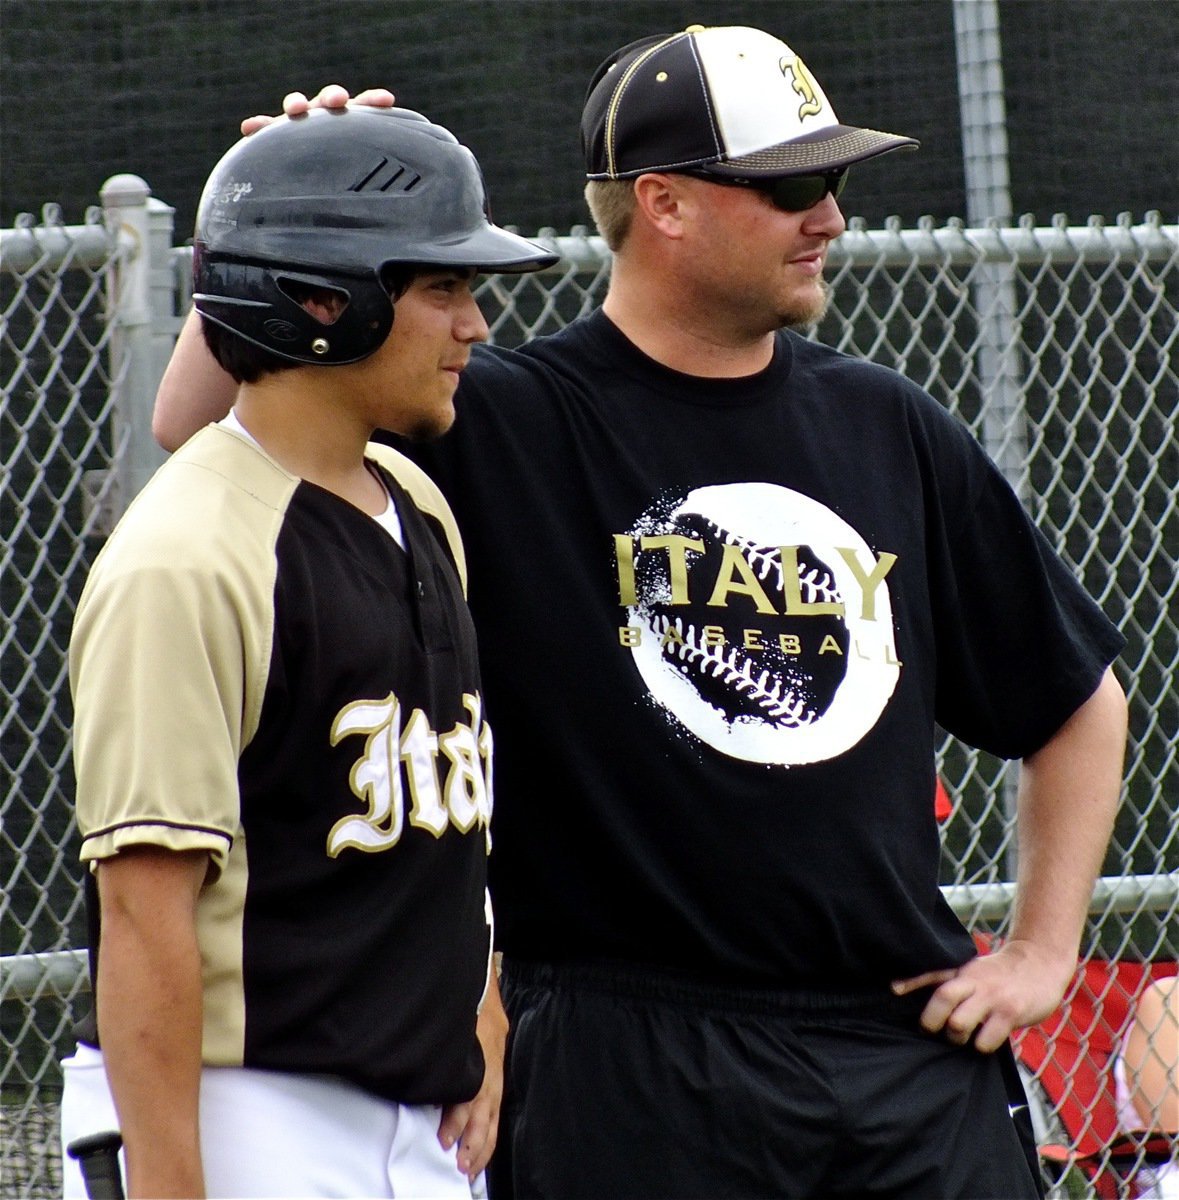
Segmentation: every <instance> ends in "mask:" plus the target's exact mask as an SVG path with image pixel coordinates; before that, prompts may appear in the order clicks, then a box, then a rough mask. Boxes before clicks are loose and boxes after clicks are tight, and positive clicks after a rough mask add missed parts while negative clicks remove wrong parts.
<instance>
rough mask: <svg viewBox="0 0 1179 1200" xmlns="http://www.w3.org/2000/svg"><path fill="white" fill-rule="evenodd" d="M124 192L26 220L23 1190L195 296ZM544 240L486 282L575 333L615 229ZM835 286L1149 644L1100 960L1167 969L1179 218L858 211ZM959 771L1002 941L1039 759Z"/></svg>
mask: <svg viewBox="0 0 1179 1200" xmlns="http://www.w3.org/2000/svg"><path fill="white" fill-rule="evenodd" d="M102 201H103V204H102V207H101V208H95V209H92V210H91V211H90V212H89V213H88V214H87V219H86V223H85V224H82V225H65V224H63V223H62V219H61V213H60V211H59V210H57V208H56V206H54V205H47V206H46V208H45V210H44V211H43V213H42V214H41V217H40V219H39V220H37V219H34V218H32V217H22V218H20V219H19V220H18V222H17V223H16V226H15V227H14V228H13V229H10V230H9V229H5V230H0V383H2V385H3V406H2V408H0V469H2V472H3V487H2V494H0V527H2V528H3V530H4V538H3V541H2V544H0V602H2V608H3V612H4V614H5V622H4V624H3V627H2V629H0V700H2V704H0V737H2V740H3V749H4V756H3V757H4V765H5V773H6V777H7V780H8V782H7V794H6V796H5V797H4V800H3V808H2V809H0V863H2V864H3V865H2V867H0V872H2V874H0V885H2V886H0V949H2V951H3V958H0V1001H2V1002H3V1003H2V1004H0V1031H2V1033H3V1037H4V1041H5V1045H6V1047H8V1053H7V1054H6V1055H5V1058H4V1061H3V1063H2V1064H0V1179H2V1180H3V1183H0V1192H2V1194H3V1195H13V1196H16V1195H20V1196H48V1195H53V1194H54V1193H55V1190H56V1188H57V1187H58V1186H59V1183H60V1164H59V1163H58V1161H57V1158H56V1149H55V1135H54V1132H53V1128H54V1121H55V1119H56V1116H55V1112H56V1110H55V1104H56V1098H57V1093H58V1090H59V1088H60V1076H59V1071H58V1066H57V1063H58V1059H59V1058H60V1056H61V1055H62V1053H63V1052H65V1051H66V1050H67V1049H68V1047H69V1045H70V1043H71V1033H70V1030H71V1024H72V1021H73V1020H74V1018H75V1017H77V1016H78V1015H80V1012H79V1009H80V1007H81V1006H82V1005H84V1004H85V1003H86V1000H87V992H88V983H87V981H86V978H85V969H84V968H85V953H84V951H83V950H81V949H79V947H82V946H84V944H85V930H84V921H83V914H82V908H81V898H80V890H81V889H80V882H79V879H80V872H79V868H78V865H77V835H76V830H75V828H74V825H73V820H72V803H71V801H72V794H73V776H72V773H71V766H70V755H69V728H70V722H71V709H70V701H69V694H68V685H67V678H66V649H67V645H68V639H69V629H70V622H71V619H72V615H73V609H74V604H75V602H76V600H77V597H78V594H79V592H80V590H81V585H82V582H83V580H84V579H85V575H86V573H87V571H88V569H89V566H90V563H91V562H92V561H93V558H94V555H95V553H96V552H97V550H98V548H99V547H100V546H101V544H102V540H103V538H104V537H105V535H106V533H107V532H109V529H110V527H111V525H112V523H113V521H114V520H115V519H116V518H117V516H118V514H119V513H120V512H121V511H122V510H123V508H125V506H126V504H127V502H128V501H129V499H130V497H131V496H132V495H134V493H135V491H136V490H138V487H139V486H141V485H142V482H143V481H144V480H145V479H146V478H147V477H148V475H150V473H151V471H152V470H154V468H155V466H156V464H157V463H158V462H159V461H160V460H161V458H162V455H161V453H160V452H159V450H158V448H157V447H156V446H155V444H154V442H153V441H152V439H151V434H150V425H149V416H150V410H151V405H152V401H153V397H154V392H155V387H156V384H157V383H158V380H159V377H160V374H161V373H162V370H163V367H164V364H165V363H166V360H167V356H168V353H169V351H170V347H171V344H172V341H173V339H174V337H175V333H176V331H177V329H178V327H179V323H180V320H181V315H182V313H183V311H184V310H185V308H186V307H187V305H188V303H189V295H188V290H189V289H188V282H187V280H188V266H189V262H190V258H191V251H190V250H188V249H186V248H184V247H175V246H173V245H172V240H173V230H172V224H171V215H172V210H171V209H170V208H169V207H168V206H167V205H166V204H162V203H161V202H159V201H158V200H155V199H154V198H152V197H151V196H150V192H149V189H148V188H147V185H146V184H144V183H143V181H142V180H139V179H137V178H136V177H134V176H116V177H115V178H114V179H112V180H110V181H108V183H107V185H106V186H105V187H104V189H103V193H102ZM540 236H541V239H542V240H547V241H549V242H550V243H551V245H552V246H553V248H554V249H555V250H556V251H557V252H558V253H559V254H560V255H561V261H560V262H559V263H558V264H557V265H556V266H554V267H552V268H550V269H548V270H547V271H545V272H541V273H538V274H537V275H535V276H519V277H495V278H490V279H487V280H485V281H483V282H482V283H481V284H480V289H479V291H480V299H481V303H482V304H483V305H484V308H485V311H486V312H487V315H488V319H489V324H490V326H491V329H492V337H493V339H494V340H497V341H499V342H501V343H504V344H517V343H518V342H520V341H523V340H524V339H526V338H528V337H531V336H533V335H534V334H536V333H541V332H548V331H551V330H554V329H556V328H559V327H560V326H561V325H562V324H564V323H566V322H567V321H569V320H571V319H572V318H574V317H575V316H577V315H579V314H581V313H583V312H585V311H588V310H589V309H590V308H592V307H593V306H594V305H596V304H597V303H598V301H599V300H600V299H601V296H602V294H603V292H604V288H605V283H606V280H607V278H608V274H609V256H608V254H607V252H606V250H605V248H604V246H603V244H602V242H601V240H600V239H599V238H597V237H596V236H591V235H590V234H589V233H588V232H587V231H585V230H584V229H575V230H573V231H571V232H570V233H569V234H568V235H558V234H557V233H556V232H555V231H554V230H543V231H542V232H541V235H540ZM829 276H830V281H831V286H832V296H833V303H832V306H831V310H830V312H829V315H828V316H827V317H826V318H825V319H824V321H823V323H822V325H821V326H820V327H819V329H818V330H817V331H816V336H817V337H819V338H821V339H822V340H823V341H825V342H827V343H829V344H831V345H834V346H837V347H839V348H840V349H842V350H845V351H846V352H848V353H851V354H857V355H863V356H867V357H871V358H874V359H876V360H877V361H880V362H883V363H886V364H888V365H891V366H894V367H896V368H898V369H899V370H902V371H903V372H905V373H906V374H907V375H908V376H909V377H910V378H911V379H913V380H914V381H915V382H917V383H919V384H920V385H922V386H923V387H925V388H927V389H928V390H929V391H930V392H931V393H933V395H934V396H936V397H937V398H938V399H939V400H940V401H941V402H943V403H944V404H945V405H946V406H947V407H948V408H949V409H951V410H952V411H954V412H955V413H957V414H958V415H959V416H960V417H961V418H962V419H963V420H964V421H965V422H966V423H967V424H969V425H970V426H971V427H972V428H973V429H974V431H975V432H976V433H977V435H978V436H979V437H980V438H981V439H982V440H983V441H984V443H985V444H986V445H987V448H988V450H989V451H990V452H991V454H992V455H993V456H994V457H995V459H996V461H998V462H999V463H1000V465H1001V467H1002V468H1003V469H1004V471H1005V472H1006V473H1007V475H1008V478H1009V479H1010V480H1011V482H1012V484H1013V486H1014V487H1016V489H1017V491H1018V492H1019V494H1020V496H1021V498H1022V499H1023V500H1024V503H1025V504H1026V505H1027V506H1028V508H1029V510H1030V511H1031V512H1032V514H1033V516H1034V517H1035V519H1036V521H1037V523H1038V524H1039V525H1040V526H1041V528H1042V529H1043V530H1044V532H1045V533H1046V534H1047V536H1048V537H1049V539H1050V540H1051V541H1052V542H1053V543H1054V544H1055V545H1056V546H1057V547H1058V548H1059V549H1060V550H1061V552H1062V553H1063V554H1064V555H1065V556H1066V558H1067V559H1068V560H1069V561H1070V562H1071V563H1072V564H1073V565H1074V567H1075V568H1076V569H1077V571H1078V573H1079V574H1080V575H1081V577H1082V578H1083V579H1084V582H1085V584H1086V586H1087V588H1088V589H1089V591H1090V592H1091V593H1092V594H1093V595H1094V596H1095V597H1097V598H1098V600H1099V601H1100V603H1101V604H1102V605H1103V607H1104V608H1105V610H1106V612H1107V613H1108V614H1109V616H1110V617H1111V619H1113V620H1114V621H1115V622H1116V623H1117V624H1118V625H1119V627H1120V628H1121V629H1122V631H1123V632H1124V633H1125V635H1126V637H1127V642H1128V644H1127V649H1126V651H1125V654H1124V655H1123V658H1122V661H1121V666H1120V674H1121V677H1122V680H1123V683H1124V684H1125V686H1126V690H1127V693H1128V696H1129V699H1130V706H1131V749H1130V755H1129V759H1128V762H1127V769H1126V783H1125V794H1124V800H1123V805H1122V811H1121V814H1120V816H1119V820H1118V825H1117V830H1116V832H1115V836H1114V840H1113V844H1112V846H1111V848H1110V851H1109V854H1108V855H1107V858H1106V863H1105V867H1104V871H1103V877H1102V879H1101V880H1100V881H1099V884H1098V886H1097V888H1096V889H1095V892H1094V896H1093V901H1092V904H1091V906H1090V911H1091V917H1092V919H1091V922H1090V925H1089V928H1088V930H1087V934H1086V940H1085V957H1086V959H1092V960H1094V961H1101V960H1104V959H1119V960H1120V959H1127V960H1136V961H1151V962H1154V963H1155V964H1158V965H1160V966H1161V967H1162V968H1164V969H1165V968H1166V964H1168V963H1170V964H1173V963H1174V962H1175V960H1176V958H1177V957H1179V832H1177V830H1176V825H1177V822H1176V819H1175V817H1176V812H1177V810H1179V771H1177V762H1176V759H1177V755H1179V732H1177V731H1179V700H1177V698H1176V695H1175V691H1174V688H1173V686H1172V679H1173V678H1174V675H1175V673H1176V670H1177V668H1179V613H1177V605H1176V595H1177V584H1176V579H1177V576H1179V570H1177V555H1179V508H1177V500H1176V492H1177V487H1176V484H1177V481H1179V441H1177V438H1176V432H1175V431H1176V427H1177V426H1179V225H1172V224H1164V223H1163V221H1162V220H1161V218H1160V217H1159V215H1158V214H1149V215H1148V216H1147V217H1146V218H1145V219H1144V220H1142V221H1140V222H1135V221H1132V220H1131V219H1130V218H1129V217H1128V216H1126V215H1123V216H1121V217H1119V218H1117V219H1116V220H1115V221H1114V222H1112V223H1108V224H1107V223H1104V222H1101V221H1098V220H1095V219H1091V220H1090V221H1089V222H1088V223H1087V224H1085V225H1081V226H1074V225H1070V224H1069V223H1068V222H1067V221H1065V220H1064V219H1063V218H1057V219H1056V220H1054V221H1053V222H1052V223H1051V224H1050V225H1047V226H1037V225H1035V224H1034V223H1033V222H1032V221H1030V220H1027V219H1025V220H1022V221H1020V222H1019V223H1018V224H1017V225H1016V226H1015V227H1002V226H999V225H997V224H995V225H988V226H984V227H980V228H968V227H967V226H966V225H965V224H964V223H962V222H959V221H951V222H949V223H947V224H946V225H944V226H941V227H934V225H933V223H932V222H922V223H920V224H919V225H918V226H917V227H916V228H908V229H907V228H902V227H901V225H900V223H899V222H891V223H889V224H888V225H886V227H885V228H883V229H868V228H867V227H866V226H865V225H864V224H863V222H860V221H854V220H853V221H852V222H851V224H850V226H849V229H848V232H847V233H846V234H845V235H844V236H843V238H841V239H840V240H839V242H837V243H836V244H835V246H834V247H833V248H832V252H831V255H830V271H829ZM938 766H939V770H940V772H941V775H942V778H943V780H944V782H945V783H946V785H947V788H948V790H949V791H950V793H951V795H952V796H953V797H954V801H955V811H954V814H953V816H952V817H951V819H950V820H949V821H948V822H947V823H946V825H945V827H944V831H943V880H944V885H945V886H944V892H945V894H946V896H947V898H948V899H949V900H950V902H951V904H952V905H953V907H954V908H955V910H956V911H957V912H958V913H959V914H960V915H961V916H962V918H963V920H964V921H965V922H966V923H967V924H968V925H969V926H970V927H972V928H973V929H975V930H976V931H978V932H979V933H980V934H985V935H987V936H992V935H998V936H1002V933H1003V931H1004V928H1005V926H1006V922H1007V920H1008V916H1009V910H1010V904H1011V897H1012V892H1013V885H1012V883H1011V882H1010V881H1011V879H1012V878H1013V876H1014V865H1015V864H1014V847H1013V843H1012V836H1011V834H1012V821H1011V808H1012V803H1013V774H1012V772H1011V771H1010V770H1009V769H1008V767H1007V765H1006V764H1004V763H1001V762H999V761H997V760H994V759H992V758H990V757H989V756H987V755H985V754H981V753H979V752H977V751H973V750H970V749H969V748H967V747H964V746H961V745H959V744H957V743H955V742H954V741H953V740H951V739H948V738H947V739H946V740H945V741H944V742H943V743H942V746H941V748H940V751H939V762H938ZM1080 987H1081V981H1080V980H1078V984H1077V987H1076V988H1075V989H1074V992H1073V993H1072V994H1071V995H1070V997H1069V998H1068V999H1067V1000H1066V1002H1065V1006H1064V1013H1065V1015H1066V1016H1067V1015H1068V1013H1069V1012H1070V1011H1072V1010H1073V1009H1074V1008H1075V1009H1076V1011H1080V991H1079V989H1080ZM1083 1032H1084V1031H1083ZM1085 1036H1086V1037H1088V1036H1089V1035H1088V1033H1085ZM1066 1092H1067V1088H1066ZM1065 1099H1067V1096H1062V1095H1060V1094H1057V1095H1049V1096H1048V1099H1047V1100H1046V1101H1045V1104H1044V1108H1045V1113H1046V1117H1045V1119H1046V1120H1047V1121H1048V1122H1049V1124H1050V1123H1051V1119H1053V1118H1056V1119H1057V1123H1058V1127H1057V1128H1055V1129H1054V1130H1052V1131H1051V1132H1052V1135H1053V1136H1056V1137H1059V1138H1062V1139H1063V1140H1064V1141H1065V1142H1066V1143H1068V1142H1070V1138H1072V1141H1073V1143H1074V1144H1075V1138H1073V1136H1072V1135H1071V1134H1070V1132H1069V1130H1067V1129H1065V1128H1063V1126H1060V1124H1059V1118H1060V1116H1061V1114H1062V1113H1063V1112H1064V1107H1065ZM1074 1099H1075V1097H1074ZM1045 1128H1047V1126H1046V1127H1045ZM1045 1136H1047V1133H1046V1134H1045ZM1139 1158H1141V1155H1139ZM1110 1162H1111V1160H1109V1158H1108V1154H1107V1155H1106V1158H1105V1160H1103V1162H1102V1163H1100V1164H1099V1165H1104V1166H1106V1167H1108V1166H1110ZM1133 1167H1134V1164H1131V1167H1130V1168H1129V1169H1130V1170H1132V1169H1133ZM1059 1186H1060V1187H1062V1188H1063V1187H1065V1186H1066V1185H1065V1184H1060V1185H1059ZM1068 1186H1072V1185H1071V1184H1069V1185H1068Z"/></svg>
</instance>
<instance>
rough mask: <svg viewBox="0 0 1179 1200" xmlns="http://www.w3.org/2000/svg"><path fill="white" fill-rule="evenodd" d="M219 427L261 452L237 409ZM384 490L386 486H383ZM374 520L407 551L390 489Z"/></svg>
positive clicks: (375, 477)
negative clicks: (382, 509) (383, 505)
mask: <svg viewBox="0 0 1179 1200" xmlns="http://www.w3.org/2000/svg"><path fill="white" fill-rule="evenodd" d="M218 424H219V425H223V426H224V427H225V428H226V429H230V430H232V431H233V432H234V433H236V434H240V435H241V436H242V437H244V438H245V439H246V440H247V441H249V442H250V443H251V444H252V445H254V446H257V447H258V449H259V450H262V451H263V453H265V450H263V447H262V446H261V445H260V444H259V442H258V439H257V438H256V437H255V436H254V435H253V434H252V433H251V432H250V431H249V430H248V429H247V428H246V427H245V426H244V425H243V424H242V423H241V421H240V420H239V419H238V415H237V412H236V410H235V409H232V408H231V409H230V410H229V412H227V413H226V414H225V416H224V417H222V418H221V420H220V421H218ZM373 478H374V479H376V480H377V482H378V483H380V482H381V481H380V479H379V477H378V476H377V475H376V474H375V472H374V474H373ZM381 486H382V488H383V487H384V486H385V485H384V484H383V483H382V484H381ZM373 520H374V521H376V523H377V524H378V525H379V526H380V527H381V528H382V529H383V530H384V531H385V532H386V533H387V534H388V535H389V536H390V537H391V538H392V539H393V540H394V541H395V542H396V543H397V544H398V545H399V546H400V547H401V548H402V550H404V549H405V533H404V531H403V530H402V528H401V518H400V517H399V516H398V515H397V505H396V504H394V503H393V497H392V496H390V495H389V492H388V489H386V490H385V510H384V512H379V513H377V514H376V515H375V516H373Z"/></svg>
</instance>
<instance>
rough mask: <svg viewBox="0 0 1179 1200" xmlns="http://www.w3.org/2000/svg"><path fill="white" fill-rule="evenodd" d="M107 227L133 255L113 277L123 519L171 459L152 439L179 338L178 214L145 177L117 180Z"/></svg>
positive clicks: (110, 183)
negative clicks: (124, 238)
mask: <svg viewBox="0 0 1179 1200" xmlns="http://www.w3.org/2000/svg"><path fill="white" fill-rule="evenodd" d="M100 196H101V199H102V206H103V208H104V209H105V210H106V213H107V220H108V222H109V223H110V224H111V226H112V227H113V228H116V229H118V230H120V231H121V232H122V233H123V234H124V235H129V237H130V240H131V243H132V249H131V250H130V252H129V253H127V254H125V255H123V256H121V257H120V259H119V261H118V263H117V265H116V267H115V270H114V271H113V272H112V273H111V287H110V295H109V303H110V305H111V312H112V314H113V317H114V320H113V330H112V338H111V357H112V363H111V379H112V380H113V384H114V391H115V395H114V399H113V404H112V414H113V416H112V420H113V422H114V426H115V428H114V431H113V432H114V439H113V440H114V445H115V470H116V472H117V477H118V487H117V495H116V497H115V511H116V513H121V512H122V511H123V510H125V509H126V507H127V505H128V504H130V503H131V500H132V499H133V498H134V497H135V495H136V494H137V493H138V492H139V490H140V488H142V487H143V485H144V484H145V483H146V482H147V481H148V479H149V478H150V477H151V476H152V474H153V473H154V471H155V470H156V468H157V467H158V466H159V465H160V463H162V462H163V461H164V458H165V457H166V456H165V454H164V451H163V450H161V449H160V447H159V446H158V445H157V444H156V441H155V439H154V438H153V437H152V432H151V413H152V407H153V405H154V403H155V395H156V389H157V388H158V387H159V383H160V379H161V377H162V376H163V373H164V368H165V366H166V365H167V362H168V356H169V354H170V353H171V349H172V340H173V333H174V330H175V312H176V300H175V285H174V282H173V281H174V276H173V271H172V257H171V253H172V226H173V220H172V219H173V215H174V214H175V211H176V210H175V209H174V208H172V207H170V206H169V205H167V204H165V203H163V201H161V200H156V199H155V198H154V197H153V196H152V194H151V188H150V187H148V185H147V183H146V182H145V181H144V180H142V179H140V178H139V176H138V175H114V176H112V177H111V178H110V179H108V180H107V181H106V183H104V184H103V186H102V191H101V193H100Z"/></svg>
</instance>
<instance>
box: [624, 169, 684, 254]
mask: <svg viewBox="0 0 1179 1200" xmlns="http://www.w3.org/2000/svg"><path fill="white" fill-rule="evenodd" d="M681 179H682V177H681V176H678V175H664V174H661V173H657V172H652V173H650V174H648V175H640V176H639V177H638V178H637V179H636V180H635V184H634V187H635V213H636V216H638V217H639V218H640V219H641V220H644V221H646V222H647V224H648V225H650V226H652V228H654V229H655V230H657V231H658V232H659V233H661V234H662V235H663V236H664V237H668V238H672V239H674V240H678V239H680V238H682V237H683V236H684V232H683V219H682V218H683V213H682V211H681V206H682V204H683V202H684V199H685V189H684V187H683V185H682V183H681Z"/></svg>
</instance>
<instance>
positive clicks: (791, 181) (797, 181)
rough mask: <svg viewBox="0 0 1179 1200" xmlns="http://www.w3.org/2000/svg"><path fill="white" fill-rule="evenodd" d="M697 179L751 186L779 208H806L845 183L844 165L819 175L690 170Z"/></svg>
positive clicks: (745, 186) (804, 210) (729, 185)
mask: <svg viewBox="0 0 1179 1200" xmlns="http://www.w3.org/2000/svg"><path fill="white" fill-rule="evenodd" d="M690 174H692V175H694V176H695V177H696V178H697V179H707V180H708V182H709V183H719V184H722V185H724V186H727V187H743V188H752V189H753V191H755V192H761V193H762V195H764V196H766V197H768V198H769V201H770V203H771V204H773V206H774V207H775V208H779V209H781V210H782V211H783V212H793V213H796V212H806V211H807V209H809V208H814V207H815V205H816V204H818V203H819V201H821V200H825V199H826V198H827V196H829V195H830V196H835V197H838V196H839V194H840V193H841V192H842V191H843V189H844V187H845V186H846V185H847V167H839V168H838V169H837V170H835V171H824V172H822V174H819V175H779V176H778V177H776V178H774V179H734V178H733V177H732V176H729V175H713V174H711V173H710V172H708V171H692V172H690Z"/></svg>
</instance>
